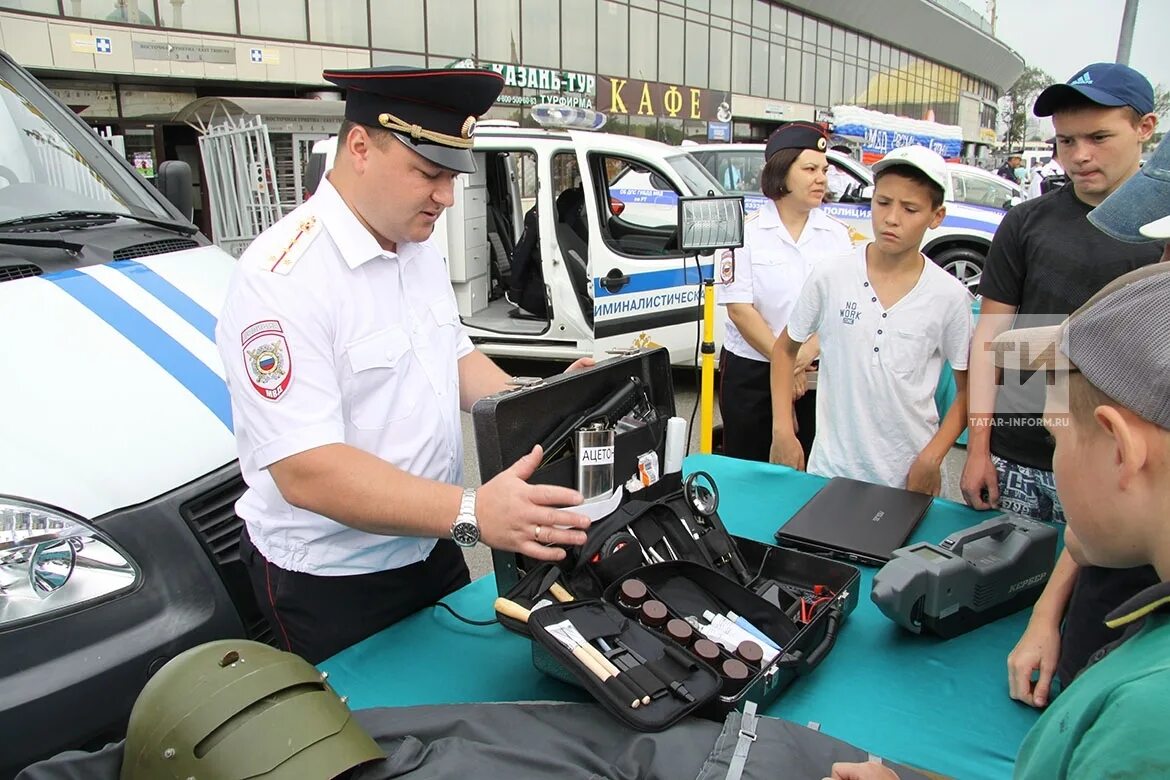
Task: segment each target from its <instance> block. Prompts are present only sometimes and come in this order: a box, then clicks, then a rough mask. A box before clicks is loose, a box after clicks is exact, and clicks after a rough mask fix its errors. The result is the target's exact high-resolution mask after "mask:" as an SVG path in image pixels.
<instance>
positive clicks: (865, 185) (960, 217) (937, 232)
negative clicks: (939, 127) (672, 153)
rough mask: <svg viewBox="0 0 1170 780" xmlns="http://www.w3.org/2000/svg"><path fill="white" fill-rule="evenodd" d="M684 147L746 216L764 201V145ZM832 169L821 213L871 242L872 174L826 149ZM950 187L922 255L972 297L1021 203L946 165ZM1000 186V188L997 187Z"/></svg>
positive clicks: (1008, 191) (967, 170) (980, 175)
mask: <svg viewBox="0 0 1170 780" xmlns="http://www.w3.org/2000/svg"><path fill="white" fill-rule="evenodd" d="M683 148H685V149H686V150H687V151H688V152H690V153H691V154H692V155H693V156H694V157H695V159H696V160H698V161H699V162H700V163H702V164H703V166H704V167H706V168H707V170H708V171H710V172H711V174H712V175H713V176H714V177H715V179H716V180H717V181H719V182H720V183H721V184H722V185H723V186H724V189H726V190H727V191H728V192H732V193H736V194H743V196H744V206H745V208H746V209H747V211H749V212H751V211H754V210H755V209H757V208H759V207H760V205H762V204H763V203H764V202H765V198H764V196H763V195H762V194H761V193H760V191H759V186H760V182H759V179H760V173H761V171H762V170H763V167H764V144H693V145H689V146H686V147H683ZM827 155H828V158H829V163H830V166H831V168H832V170H831V172H830V173H831V175H830V177H829V190H830V192H831V194H832V196H833V198H834V200H833V201H832V202H829V203H826V204H825V206H824V209H825V211H826V212H827V213H828V214H830V215H831V216H833V217H836V218H837V219H839V220H841V221H842V222H844V223H845V224H846V225H848V226H849V230H850V234H851V235H852V236H853V240H854V243H858V242H861V241H868V240H870V239H871V238H872V237H873V227H872V224H871V221H870V213H871V208H870V204H869V196H870V195H871V194H872V193H871V191H870V190H869V188H870V187H872V186H873V172H872V171H870V169H869V168H868V167H866V166H865V165H862V164H861V163H860V162H858V161H856V160H855V159H853V158H852V157H849V156H848V155H845V154H842V153H840V152H837V151H834V150H829V151H828V152H827ZM947 168H948V170H949V172H950V180H951V181H950V186H949V187H948V188H947V192H946V207H947V216H946V218H945V219H944V220H943V222H942V224H941V225H940V226H939V227H937V228H935V229H933V230H930V231H927V233H926V238H925V240H924V243H923V250H922V251H923V252H924V253H925V254H926V256H927V257H929V258H930V259H931V260H933V261H934V262H936V263H937V264H938V265H940V266H942V267H943V268H944V269H946V270H947V271H949V272H950V273H951V274H953V275H954V276H955V277H957V278H958V279H959V281H961V282H963V283H964V284H965V285H967V287H968V289H970V290H971V292H972V293H974V292H975V290H976V288H977V287H978V286H979V279H980V277H981V276H982V274H983V261H984V259H985V258H986V257H987V250H988V249H989V248H990V247H991V239H992V236H994V235H995V231H996V228H998V227H999V223H1000V221H1001V220H1002V219H1003V215H1004V213H1005V212H1006V209H1008V208H1010V207H1011V206H1013V205H1016V204H1017V203H1019V202H1020V200H1021V199H1022V198H1021V196H1022V193H1021V191H1020V188H1019V187H1018V186H1017V187H1014V188H1012V187H1011V186H1010V185H1009V184H1008V182H1006V181H1003V180H1002V179H999V180H998V181H999V182H1000V183H999V184H997V183H996V182H995V181H992V180H993V179H998V177H995V176H994V174H987V173H985V172H984V171H980V170H979V169H977V168H973V167H972V166H968V165H959V164H954V163H952V164H948V166H947ZM1001 185H1002V186H1001Z"/></svg>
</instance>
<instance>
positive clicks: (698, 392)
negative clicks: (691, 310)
mask: <svg viewBox="0 0 1170 780" xmlns="http://www.w3.org/2000/svg"><path fill="white" fill-rule="evenodd" d="M686 269H687V261H686V258H683V275H684V276H685V275H686ZM695 271H697V272H698V275H699V282H698V288H699V303H698V308H699V319H698V320H697V321H696V322H695V405H694V406H693V407H691V422H690V424H689V425H688V426H687V446H686V449H685V450H684V451H683V454H684V457H685V456H686V455H690V454H691V439H693V438H694V431H695V414H696V413H698V411H699V399H700V397H701V396H702V394H703V368H702V366H700V365H699V343H700V342H702V340H703V267H702V266H701V265H699V255H698V254H697V253H696V254H695Z"/></svg>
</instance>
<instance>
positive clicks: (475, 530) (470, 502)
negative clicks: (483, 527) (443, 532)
mask: <svg viewBox="0 0 1170 780" xmlns="http://www.w3.org/2000/svg"><path fill="white" fill-rule="evenodd" d="M451 539H452V541H454V542H455V544H457V545H459V546H460V547H474V546H475V545H476V544H477V543H478V542H479V523H478V522H477V521H476V519H475V488H467V489H465V490H464V491H463V499H462V500H461V501H460V502H459V515H458V516H457V517H456V518H455V522H454V523H453V524H452V525H451Z"/></svg>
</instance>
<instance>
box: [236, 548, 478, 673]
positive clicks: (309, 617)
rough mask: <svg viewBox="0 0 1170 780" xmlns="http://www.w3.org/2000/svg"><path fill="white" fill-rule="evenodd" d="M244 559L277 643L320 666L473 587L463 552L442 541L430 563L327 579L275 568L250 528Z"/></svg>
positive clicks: (432, 555)
mask: <svg viewBox="0 0 1170 780" xmlns="http://www.w3.org/2000/svg"><path fill="white" fill-rule="evenodd" d="M240 560H242V561H243V562H244V565H245V566H247V568H248V576H249V577H250V578H251V580H252V590H253V591H255V593H256V601H257V603H258V604H259V606H260V610H261V612H263V613H264V617H265V618H266V619H267V620H268V623H269V625H271V626H272V630H273V632H274V633H275V634H276V644H277V645H278V646H279V647H281V648H283V649H285V650H290V651H292V652H294V653H296V654H297V655H299V656H301V657H302V658H304V659H305V660H306V661H308V662H309V663H313V664H316V663H320V662H321V661H324V660H325V659H326V658H329V657H330V656H332V655H334V654H335V653H338V652H340V651H341V650H344V649H345V648H347V647H349V646H350V645H352V644H355V643H356V642H360V641H361V640H363V639H365V638H366V637H368V636H371V635H373V634H376V633H377V632H379V631H381V630H382V629H383V628H386V627H387V626H389V625H392V624H393V623H397V622H398V621H399V620H402V619H403V618H404V617H406V616H407V615H410V614H412V613H414V612H417V611H418V610H420V609H422V608H423V607H426V606H429V605H431V604H434V603H435V602H436V601H438V600H439V599H441V598H442V597H443V596H446V595H447V594H448V593H451V592H452V591H455V590H458V589H459V588H462V587H463V586H464V585H466V584H467V583H469V582H471V575H470V574H469V573H468V571H467V564H466V563H465V562H464V561H463V553H462V552H461V551H460V549H459V547H458V546H457V545H456V544H455V543H454V542H452V541H451V540H450V539H440V540H439V541H438V543H437V544H436V545H435V548H434V549H433V550H432V551H431V554H430V556H429V557H428V558H427V559H426V560H425V561H420V562H419V563H414V564H411V565H410V566H403V567H402V568H400V569H389V570H387V571H378V572H373V573H370V574H355V575H351V576H345V577H320V576H317V575H315V574H303V573H301V572H295V571H288V570H287V569H282V568H280V567H279V566H276V565H274V564H272V563H269V562H268V561H267V560H266V559H265V558H264V556H263V555H261V554H260V552H259V551H258V550H257V549H256V547H255V546H254V545H253V544H252V540H251V539H250V538H249V537H248V532H247V531H246V530H245V531H244V533H243V534H241V535H240Z"/></svg>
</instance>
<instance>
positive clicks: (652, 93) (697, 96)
mask: <svg viewBox="0 0 1170 780" xmlns="http://www.w3.org/2000/svg"><path fill="white" fill-rule="evenodd" d="M597 108H598V109H599V110H601V111H604V112H606V113H608V114H628V115H629V116H653V117H664V118H667V119H702V120H707V121H713V122H730V121H731V94H730V93H728V92H720V91H717V90H710V89H699V88H698V87H687V86H682V85H676V84H661V83H659V82H657V81H639V80H637V79H625V78H618V77H617V76H599V77H598V79H597Z"/></svg>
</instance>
